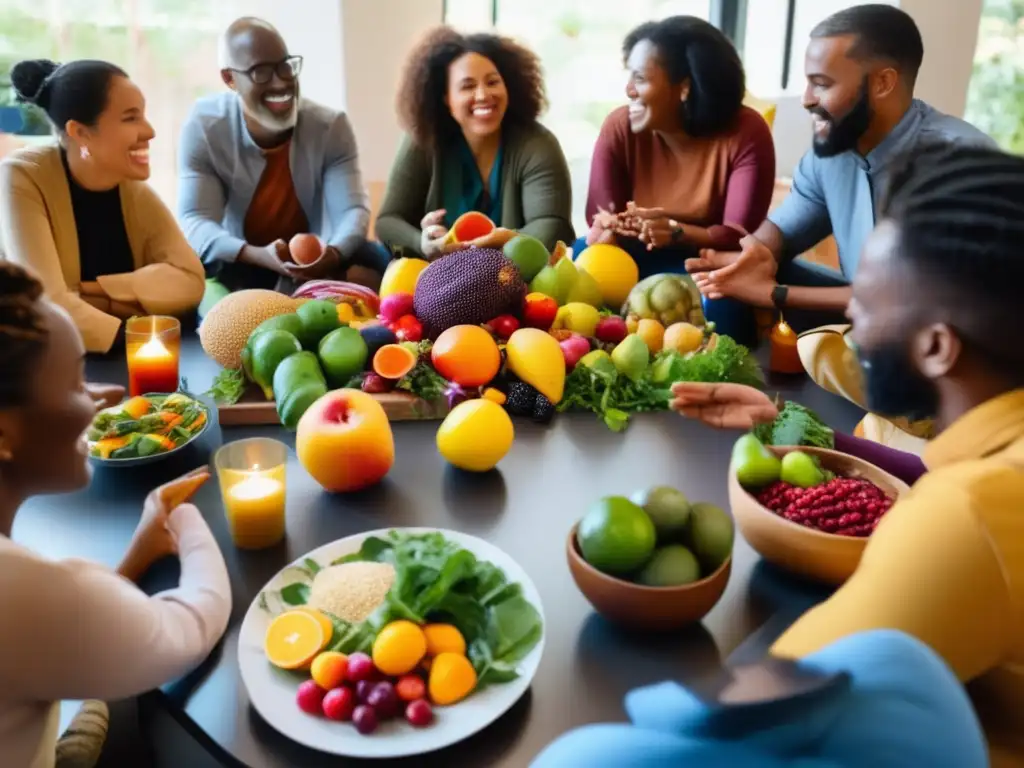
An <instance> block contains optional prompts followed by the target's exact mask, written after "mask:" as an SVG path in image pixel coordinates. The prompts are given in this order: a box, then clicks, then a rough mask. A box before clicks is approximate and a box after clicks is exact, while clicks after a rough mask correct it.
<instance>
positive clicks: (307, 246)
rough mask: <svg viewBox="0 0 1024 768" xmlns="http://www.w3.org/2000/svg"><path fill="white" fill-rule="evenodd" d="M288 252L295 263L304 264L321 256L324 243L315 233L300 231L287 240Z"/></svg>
mask: <svg viewBox="0 0 1024 768" xmlns="http://www.w3.org/2000/svg"><path fill="white" fill-rule="evenodd" d="M288 252H289V253H290V254H291V255H292V259H294V260H295V263H296V264H300V265H302V266H305V265H307V264H312V263H313V262H314V261H317V260H319V258H320V257H321V256H323V253H324V244H323V241H322V240H321V239H320V238H319V237H317V236H316V235H310V234H306V233H301V234H298V235H295V237H293V238H292V239H291V240H289V241H288Z"/></svg>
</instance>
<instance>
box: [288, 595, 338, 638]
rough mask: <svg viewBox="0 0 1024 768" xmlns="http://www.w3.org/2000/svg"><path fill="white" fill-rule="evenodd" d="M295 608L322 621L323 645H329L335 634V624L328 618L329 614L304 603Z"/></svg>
mask: <svg viewBox="0 0 1024 768" xmlns="http://www.w3.org/2000/svg"><path fill="white" fill-rule="evenodd" d="M295 610H296V611H303V612H305V613H308V614H309V615H310V616H312V617H313V618H314V619H316V620H317V621H319V622H320V627H321V629H323V631H324V645H323V647H327V644H328V643H329V642H331V637H333V636H334V625H333V624H332V623H331V620H330V619H329V618H327V614H325V613H323V612H321V611H318V610H317V609H316V608H311V607H309V606H308V605H303V606H301V607H299V608H296V609H295Z"/></svg>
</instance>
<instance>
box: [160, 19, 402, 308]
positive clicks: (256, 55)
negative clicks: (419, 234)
mask: <svg viewBox="0 0 1024 768" xmlns="http://www.w3.org/2000/svg"><path fill="white" fill-rule="evenodd" d="M220 58H221V61H220V64H221V77H222V79H223V80H224V83H225V85H227V86H228V88H229V89H230V90H228V91H227V92H226V93H220V94H215V95H213V96H207V97H204V98H202V99H200V100H199V101H198V102H197V103H196V105H195V107H194V108H193V110H192V113H191V114H190V115H189V117H188V120H187V121H186V123H185V125H184V127H183V128H182V134H181V148H180V152H179V153H178V158H179V159H178V162H179V181H178V219H179V221H180V223H181V227H182V229H183V230H184V232H185V236H186V237H187V238H188V241H189V243H190V244H191V245H192V247H193V248H194V249H195V251H196V253H198V254H199V256H200V258H201V259H202V260H203V263H204V265H205V266H206V272H207V277H208V282H212V281H217V282H220V283H221V284H223V285H224V286H225V287H227V288H228V289H229V290H232V291H234V290H240V289H244V288H269V289H276V290H278V291H281V292H284V293H290V292H292V291H293V290H294V289H295V288H296V287H297V286H298V285H299V284H300V283H302V282H304V281H305V280H312V279H339V280H344V279H348V280H353V281H356V282H361V283H364V284H368V285H371V286H374V287H376V283H378V282H379V279H380V274H381V273H382V272H383V271H384V269H385V267H386V266H387V262H388V261H389V260H390V254H389V253H388V252H387V251H386V250H385V249H384V248H383V246H381V245H379V244H376V243H372V242H368V241H367V239H366V234H367V228H368V226H369V219H370V211H369V197H368V195H367V193H366V188H365V186H364V185H363V179H362V174H361V173H360V170H359V154H358V150H357V147H356V140H355V135H354V134H353V131H352V125H351V123H350V122H349V119H348V117H347V116H346V115H345V114H344V113H343V112H337V111H335V110H332V109H329V108H328V107H325V106H323V105H321V104H316V103H314V102H312V101H309V100H308V99H303V98H302V97H301V94H300V89H299V74H300V73H301V72H302V56H299V55H296V54H293V53H291V52H290V51H289V50H288V46H287V45H286V44H285V41H284V39H283V38H282V37H281V35H280V33H279V32H278V31H277V30H276V29H275V28H274V27H273V26H271V25H270V24H268V23H267V22H265V21H262V20H260V19H256V18H252V17H245V18H241V19H238V20H237V21H235V22H234V23H232V24H231V26H229V27H228V29H227V30H226V31H225V33H224V35H223V37H222V39H221V50H220ZM302 233H311V234H314V235H317V236H318V237H319V238H320V240H321V242H322V243H323V244H324V249H323V253H322V255H321V256H320V258H319V259H318V260H317V261H315V262H314V263H313V264H310V265H303V266H300V265H298V264H296V263H295V262H294V260H293V259H292V255H291V253H290V252H289V248H288V243H289V241H290V240H291V239H292V237H294V236H295V235H297V234H302Z"/></svg>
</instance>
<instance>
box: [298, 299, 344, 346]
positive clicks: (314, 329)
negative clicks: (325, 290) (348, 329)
mask: <svg viewBox="0 0 1024 768" xmlns="http://www.w3.org/2000/svg"><path fill="white" fill-rule="evenodd" d="M295 314H297V315H298V316H299V320H301V321H302V330H301V332H300V333H298V334H296V335H297V336H298V337H299V341H301V342H302V347H303V349H309V350H314V351H315V350H316V348H317V347H318V346H319V344H320V340H321V339H322V338H323V337H324V336H326V335H327V334H328V333H330V332H331V331H333V330H334V329H335V328H340V327H341V325H342V323H341V320H340V319H339V318H338V305H337V304H335V303H334V302H332V301H324V300H323V299H313V300H312V301H307V302H306V303H305V304H303V305H302V306H301V307H299V308H298V309H297V310H295Z"/></svg>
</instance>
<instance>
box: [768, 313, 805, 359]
mask: <svg viewBox="0 0 1024 768" xmlns="http://www.w3.org/2000/svg"><path fill="white" fill-rule="evenodd" d="M769 340H770V343H771V355H770V357H769V362H768V368H769V369H770V370H772V371H775V372H776V373H803V372H804V364H803V363H802V362H801V360H800V351H799V349H798V348H797V334H796V332H795V331H794V330H793V329H792V328H790V327H789V323H787V322H786V321H785V320H783V319H782V317H781V316H780V317H779V322H777V323H776V324H775V326H774V327H773V328H772V332H771V335H770V336H769Z"/></svg>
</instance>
